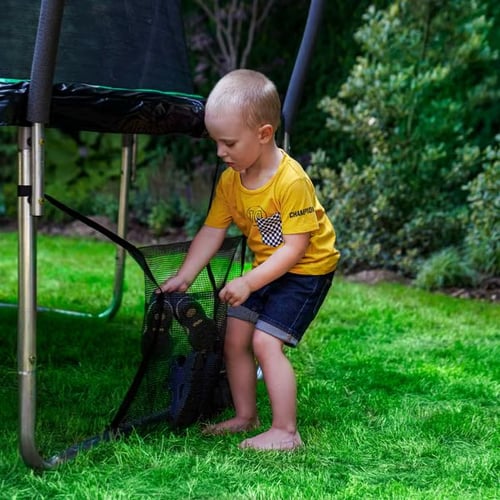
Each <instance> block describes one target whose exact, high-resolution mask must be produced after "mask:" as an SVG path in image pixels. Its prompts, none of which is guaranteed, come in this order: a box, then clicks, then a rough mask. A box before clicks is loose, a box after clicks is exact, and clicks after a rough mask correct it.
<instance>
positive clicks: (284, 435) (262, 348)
mask: <svg viewBox="0 0 500 500" xmlns="http://www.w3.org/2000/svg"><path fill="white" fill-rule="evenodd" d="M282 347H283V343H282V342H281V341H280V340H279V339H277V338H275V337H272V336H271V335H268V334H267V333H264V332H261V331H259V330H256V331H255V334H254V339H253V348H254V352H255V355H256V356H257V360H258V362H259V364H260V366H261V368H262V372H263V374H264V380H265V382H266V387H267V392H268V394H269V399H270V402H271V409H272V413H273V421H272V425H271V428H270V429H269V430H267V431H266V432H263V433H261V434H258V435H257V436H255V437H253V438H250V439H245V441H243V442H242V443H241V444H240V447H241V448H254V449H257V450H293V449H295V448H298V447H299V446H302V440H301V438H300V435H299V433H298V432H297V387H296V382H295V373H294V371H293V368H292V365H291V364H290V361H289V360H288V358H287V357H286V356H285V354H284V353H283V349H282Z"/></svg>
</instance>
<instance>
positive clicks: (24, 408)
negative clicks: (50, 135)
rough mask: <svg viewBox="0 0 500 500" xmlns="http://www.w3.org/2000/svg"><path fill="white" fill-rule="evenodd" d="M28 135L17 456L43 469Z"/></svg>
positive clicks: (26, 133) (25, 141)
mask: <svg viewBox="0 0 500 500" xmlns="http://www.w3.org/2000/svg"><path fill="white" fill-rule="evenodd" d="M30 141H31V131H30V128H27V127H25V128H20V129H19V153H18V158H19V159H18V162H19V188H18V189H19V198H18V224H19V244H18V274H19V279H18V281H19V291H18V295H19V297H18V301H19V308H18V343H17V346H18V347H17V364H18V378H19V436H20V452H21V456H22V458H23V460H24V462H25V463H26V465H28V466H30V467H32V468H34V469H45V468H47V464H46V463H45V462H44V460H43V459H42V458H41V456H40V455H39V453H38V451H37V449H36V445H35V415H36V224H35V222H34V217H33V216H32V215H31V207H30V196H31V193H30V191H31V186H32V181H31V165H32V161H31V147H30Z"/></svg>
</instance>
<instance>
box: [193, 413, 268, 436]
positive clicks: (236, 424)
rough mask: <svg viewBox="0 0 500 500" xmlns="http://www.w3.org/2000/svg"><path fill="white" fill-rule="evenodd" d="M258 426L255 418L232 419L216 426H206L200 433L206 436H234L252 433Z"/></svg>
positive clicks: (258, 423) (257, 420)
mask: <svg viewBox="0 0 500 500" xmlns="http://www.w3.org/2000/svg"><path fill="white" fill-rule="evenodd" d="M259 426H260V422H259V419H258V418H257V417H255V418H252V419H246V418H239V417H233V418H230V419H229V420H224V422H219V423H218V424H211V425H207V426H205V427H204V428H203V430H202V433H203V434H206V435H212V436H216V435H219V434H236V433H238V432H246V431H253V430H254V429H257V428H258V427H259Z"/></svg>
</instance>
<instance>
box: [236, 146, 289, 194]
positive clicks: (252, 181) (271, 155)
mask: <svg viewBox="0 0 500 500" xmlns="http://www.w3.org/2000/svg"><path fill="white" fill-rule="evenodd" d="M282 159H283V152H282V151H281V149H280V148H278V147H277V146H276V144H274V145H273V146H272V147H270V148H269V150H268V151H266V152H265V154H263V155H262V156H261V157H260V158H259V161H258V163H256V164H255V165H253V166H252V167H250V168H247V169H246V170H244V171H243V172H241V173H240V179H241V183H242V184H243V186H245V187H246V188H247V189H258V188H260V187H262V186H263V185H264V184H266V183H267V182H269V180H270V179H271V178H272V177H273V176H274V174H275V173H276V172H277V170H278V167H279V166H280V163H281V160H282Z"/></svg>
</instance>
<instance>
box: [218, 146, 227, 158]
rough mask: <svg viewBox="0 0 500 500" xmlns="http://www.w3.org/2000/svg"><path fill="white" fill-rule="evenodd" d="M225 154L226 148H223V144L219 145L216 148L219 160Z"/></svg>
mask: <svg viewBox="0 0 500 500" xmlns="http://www.w3.org/2000/svg"><path fill="white" fill-rule="evenodd" d="M225 154H226V148H225V147H224V145H223V144H220V145H218V146H217V156H218V157H219V158H222V157H223V156H225Z"/></svg>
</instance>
